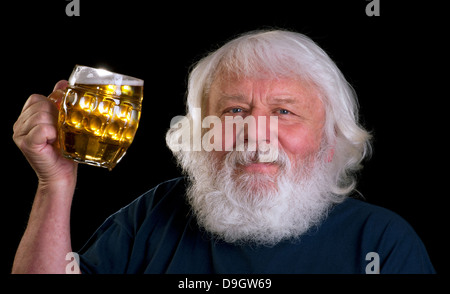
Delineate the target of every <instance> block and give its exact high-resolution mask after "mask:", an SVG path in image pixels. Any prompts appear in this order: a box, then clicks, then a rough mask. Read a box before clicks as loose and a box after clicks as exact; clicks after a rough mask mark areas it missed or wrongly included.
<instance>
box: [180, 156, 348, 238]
mask: <svg viewBox="0 0 450 294" xmlns="http://www.w3.org/2000/svg"><path fill="white" fill-rule="evenodd" d="M278 152H279V154H278V159H277V160H276V162H275V163H276V164H278V165H279V172H278V175H277V176H275V177H274V176H273V175H267V174H260V173H244V174H238V173H236V171H237V167H238V164H241V165H245V164H249V163H251V162H258V151H256V152H250V151H232V152H229V153H228V154H227V155H226V159H225V162H224V163H217V162H216V159H214V158H213V154H212V153H211V152H204V151H202V152H190V154H189V156H185V157H184V158H181V160H180V161H181V163H182V166H183V168H184V170H185V171H186V172H187V174H188V175H189V178H190V184H189V187H188V190H187V196H188V200H189V203H190V205H191V206H192V209H193V212H194V214H195V215H196V217H197V221H198V223H199V225H200V226H201V227H203V228H204V229H206V230H207V231H209V232H210V233H213V234H214V235H215V236H216V237H218V238H220V239H223V240H224V241H226V242H230V243H236V242H237V243H252V244H257V245H266V246H273V245H275V244H276V243H278V242H280V241H282V240H286V239H296V238H298V237H299V236H300V235H301V234H303V233H305V232H306V231H308V229H310V228H311V227H312V226H314V225H318V224H319V223H320V222H321V221H322V220H323V219H324V217H326V215H327V212H328V210H329V208H330V207H331V205H332V204H333V203H337V202H340V201H342V200H343V198H342V197H337V196H336V195H333V194H332V193H330V192H328V189H327V187H328V186H329V185H328V181H329V177H328V176H327V174H328V172H327V170H326V164H325V163H326V161H325V160H320V159H319V160H311V161H309V162H304V163H301V164H300V162H297V164H296V166H297V167H295V168H294V167H292V164H291V163H290V161H289V158H288V156H287V155H286V153H284V151H283V150H281V149H279V150H278ZM299 165H300V166H299Z"/></svg>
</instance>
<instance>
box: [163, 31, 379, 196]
mask: <svg viewBox="0 0 450 294" xmlns="http://www.w3.org/2000/svg"><path fill="white" fill-rule="evenodd" d="M224 74H233V75H238V76H241V77H248V78H258V77H273V78H280V77H283V78H294V79H299V78H300V79H301V80H303V81H306V82H308V83H311V84H312V85H313V86H315V87H316V88H317V90H318V92H319V98H320V99H321V101H322V103H323V105H324V107H325V113H326V117H325V125H324V129H323V133H324V138H323V142H322V146H324V148H322V150H323V151H322V152H331V153H332V154H333V157H332V162H331V169H332V170H331V174H332V175H333V177H334V179H333V180H332V181H331V182H332V184H330V187H329V192H331V193H333V194H335V195H336V196H338V195H340V196H343V195H347V194H349V193H350V192H351V191H352V190H353V189H354V188H355V186H356V177H355V174H356V172H357V171H358V170H359V169H360V168H361V162H362V160H363V159H364V158H365V157H367V156H370V154H371V145H370V138H371V136H370V134H369V133H368V132H367V131H366V130H365V129H364V128H363V127H361V125H360V124H359V123H358V107H359V106H358V102H357V99H356V94H355V92H354V90H353V88H352V87H351V86H350V85H349V84H348V82H347V81H346V79H345V78H344V76H343V74H342V73H341V71H340V70H339V69H338V67H337V66H336V64H335V63H334V62H333V61H332V60H331V58H330V57H329V56H328V55H327V54H326V53H325V52H324V51H323V50H322V49H321V48H320V47H319V46H318V45H316V44H315V43H314V42H313V41H312V40H311V39H310V38H308V37H307V36H305V35H302V34H299V33H295V32H289V31H281V30H271V31H256V32H250V33H247V34H244V35H242V36H240V37H238V38H236V39H234V40H232V41H230V42H228V43H226V44H225V45H224V46H222V47H221V48H219V49H218V50H216V51H214V52H212V53H211V54H209V55H207V56H206V57H204V58H203V59H201V60H200V61H199V62H198V63H197V64H196V65H195V67H194V68H193V69H192V71H191V73H190V76H189V82H188V94H187V114H186V118H187V119H188V120H189V121H190V122H191V123H192V124H193V125H195V124H200V125H201V122H198V121H195V120H198V119H201V118H200V117H196V116H194V115H192V113H193V111H194V108H197V109H198V108H201V107H202V106H203V105H204V101H205V99H207V98H208V93H209V89H210V87H211V84H212V83H213V81H214V80H215V78H217V77H218V76H220V75H224ZM188 131H189V132H190V135H191V136H195V135H200V134H195V132H197V131H198V130H197V129H196V128H193V130H188ZM182 133H183V132H180V131H174V129H172V128H171V129H169V131H168V132H167V135H166V142H167V145H168V147H169V148H170V149H171V150H172V151H173V153H174V155H175V156H176V158H177V160H178V162H179V164H180V165H181V166H182V167H183V169H184V170H186V164H189V163H190V162H192V161H191V160H190V159H189V156H190V153H192V151H184V150H179V148H178V147H179V140H180V136H181V135H182ZM175 145H176V147H177V148H176V147H175ZM324 150H325V151H324ZM194 153H195V152H194Z"/></svg>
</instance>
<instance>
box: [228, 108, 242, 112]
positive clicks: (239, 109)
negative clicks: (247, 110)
mask: <svg viewBox="0 0 450 294" xmlns="http://www.w3.org/2000/svg"><path fill="white" fill-rule="evenodd" d="M230 112H231V113H240V112H242V108H232V109H231V110H230Z"/></svg>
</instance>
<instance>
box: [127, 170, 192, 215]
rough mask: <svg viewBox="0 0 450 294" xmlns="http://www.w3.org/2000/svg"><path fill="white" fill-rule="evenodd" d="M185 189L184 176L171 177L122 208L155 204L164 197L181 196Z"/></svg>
mask: <svg viewBox="0 0 450 294" xmlns="http://www.w3.org/2000/svg"><path fill="white" fill-rule="evenodd" d="M185 191H186V179H185V178H184V177H177V178H173V179H170V180H167V181H164V182H161V183H159V184H158V185H156V186H154V187H153V188H151V189H150V190H148V191H147V192H145V193H144V194H142V195H141V196H139V197H138V198H136V199H135V200H134V201H133V202H131V203H130V204H129V205H127V206H126V207H124V208H127V207H130V206H136V205H137V206H147V207H148V206H151V207H153V206H155V205H157V204H158V203H159V202H160V201H161V200H162V199H164V198H166V197H181V196H184V194H185Z"/></svg>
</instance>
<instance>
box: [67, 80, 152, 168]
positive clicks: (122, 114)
mask: <svg viewBox="0 0 450 294" xmlns="http://www.w3.org/2000/svg"><path fill="white" fill-rule="evenodd" d="M99 81H100V82H101V80H97V81H96V82H99ZM139 81H140V80H139ZM129 82H130V83H129V85H114V84H84V83H74V84H73V85H69V86H68V88H67V90H66V94H65V97H64V100H63V102H62V104H61V108H60V111H59V119H58V120H59V123H58V128H59V130H58V131H59V143H60V146H61V151H62V154H63V156H64V157H66V158H71V159H74V160H76V161H78V162H82V163H87V164H91V165H96V166H101V167H106V168H108V169H109V170H112V169H113V168H114V166H115V165H116V164H117V163H118V162H119V160H120V159H121V158H122V157H123V156H124V155H125V152H126V150H127V148H128V147H129V146H130V144H131V142H132V141H133V138H134V135H135V133H136V130H137V128H138V124H139V118H140V115H141V102H142V98H143V83H141V84H139V83H133V82H134V81H133V80H131V81H129ZM141 82H142V81H141Z"/></svg>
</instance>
